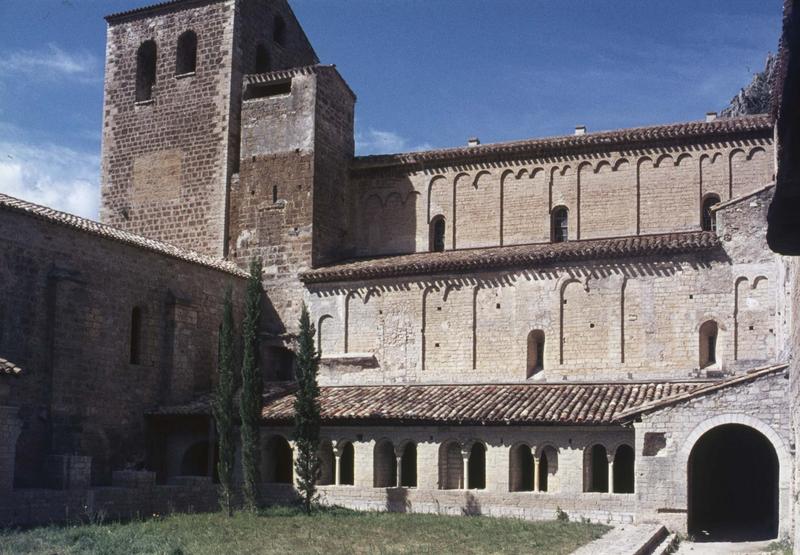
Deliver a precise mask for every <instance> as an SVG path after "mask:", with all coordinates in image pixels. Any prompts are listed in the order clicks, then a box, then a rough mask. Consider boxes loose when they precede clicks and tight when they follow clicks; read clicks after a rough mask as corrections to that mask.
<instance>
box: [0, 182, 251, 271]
mask: <svg viewBox="0 0 800 555" xmlns="http://www.w3.org/2000/svg"><path fill="white" fill-rule="evenodd" d="M0 210H9V211H12V212H17V213H20V214H24V215H26V216H31V217H33V218H37V219H39V220H44V221H46V222H50V223H53V224H56V225H61V226H64V227H69V228H72V229H76V230H78V231H82V232H84V233H89V234H90V235H96V236H98V237H103V238H105V239H109V240H111V241H116V242H118V243H124V244H126V245H130V246H133V247H138V248H141V249H145V250H148V251H152V252H155V253H158V254H163V255H165V256H169V257H171V258H176V259H178V260H183V261H184V262H191V263H193V264H199V265H201V266H206V267H208V268H213V269H215V270H220V271H223V272H227V273H229V274H233V275H235V276H238V277H247V273H246V272H245V271H243V270H241V269H240V268H239V267H237V266H236V265H235V264H233V263H232V262H228V261H226V260H222V259H218V258H214V257H211V256H205V255H202V254H199V253H196V252H194V251H188V250H184V249H180V248H178V247H176V246H173V245H170V244H168V243H162V242H161V241H156V240H154V239H148V238H147V237H142V236H141V235H135V234H133V233H129V232H127V231H122V230H121V229H117V228H115V227H111V226H109V225H105V224H101V223H99V222H95V221H94V220H87V219H86V218H81V217H79V216H74V215H72V214H67V213H66V212H59V211H58V210H53V209H52V208H48V207H46V206H40V205H38V204H33V203H30V202H26V201H24V200H20V199H18V198H14V197H10V196H8V195H4V194H2V193H0Z"/></svg>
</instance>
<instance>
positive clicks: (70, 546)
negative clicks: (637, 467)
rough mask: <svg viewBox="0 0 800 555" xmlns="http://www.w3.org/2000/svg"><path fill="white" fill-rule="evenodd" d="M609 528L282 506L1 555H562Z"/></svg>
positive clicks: (76, 531) (108, 530)
mask: <svg viewBox="0 0 800 555" xmlns="http://www.w3.org/2000/svg"><path fill="white" fill-rule="evenodd" d="M607 530H608V527H607V526H601V525H594V524H588V525H587V524H579V523H563V522H530V521H525V520H518V519H512V518H490V517H475V518H464V517H461V516H439V515H424V514H400V513H378V512H374V513H359V512H355V511H347V510H345V509H337V508H331V509H328V508H320V509H319V510H316V511H314V513H313V514H312V516H310V517H306V516H305V514H304V511H302V509H288V508H282V507H276V508H271V509H267V510H264V511H258V512H254V513H253V512H238V513H236V514H235V515H234V516H233V518H228V517H227V516H224V515H223V514H222V513H210V514H174V515H169V516H164V517H161V518H155V519H149V520H135V521H132V522H127V523H124V524H120V523H113V522H112V523H104V524H102V525H81V526H67V527H60V526H46V527H42V528H34V529H30V530H25V531H12V530H5V531H3V530H0V555H5V554H6V553H8V554H12V553H13V554H14V555H17V554H20V553H35V554H42V555H50V554H52V553H59V554H61V555H77V554H81V555H85V554H89V555H91V554H98V555H99V554H103V555H117V554H119V555H130V554H133V553H164V554H177V553H186V554H189V553H191V554H192V555H212V554H213V555H216V554H218V553H281V554H283V553H326V554H330V555H340V554H341V555H361V554H367V553H387V554H389V553H394V554H399V553H437V554H439V553H441V554H448V553H457V554H459V555H467V554H478V553H497V554H506V553H508V554H511V553H529V554H533V555H537V554H547V555H560V554H564V555H566V554H567V553H572V552H573V551H574V550H575V549H577V548H578V547H580V546H582V545H584V544H586V543H588V542H590V541H592V540H594V539H596V538H598V537H600V536H601V535H603V533H604V532H606V531H607Z"/></svg>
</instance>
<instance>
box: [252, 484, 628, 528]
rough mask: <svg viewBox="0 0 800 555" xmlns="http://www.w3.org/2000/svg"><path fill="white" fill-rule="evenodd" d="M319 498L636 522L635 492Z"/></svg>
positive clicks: (362, 505) (386, 492)
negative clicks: (564, 513)
mask: <svg viewBox="0 0 800 555" xmlns="http://www.w3.org/2000/svg"><path fill="white" fill-rule="evenodd" d="M292 491H293V490H292V488H291V487H290V486H281V485H269V486H267V487H266V488H265V491H264V499H265V501H267V502H269V503H276V504H278V503H285V502H286V501H287V500H289V499H291V494H292ZM319 499H320V502H321V503H322V504H323V505H338V506H341V507H346V508H348V509H354V510H360V511H392V512H401V513H405V512H408V513H433V514H446V515H476V516H477V515H486V516H493V517H511V518H523V519H526V520H554V519H555V518H556V511H557V510H558V509H561V510H562V511H564V512H566V513H567V514H568V515H569V517H570V520H573V521H576V520H581V519H587V520H590V521H592V522H598V523H612V524H625V523H632V522H634V521H635V520H636V496H635V495H634V494H627V495H626V494H607V493H582V494H578V495H574V494H563V493H533V492H513V493H503V494H498V493H493V492H487V491H480V490H427V489H423V490H420V489H416V488H360V487H357V486H320V487H319Z"/></svg>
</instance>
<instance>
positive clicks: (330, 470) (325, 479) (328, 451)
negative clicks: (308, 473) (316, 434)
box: [318, 439, 336, 486]
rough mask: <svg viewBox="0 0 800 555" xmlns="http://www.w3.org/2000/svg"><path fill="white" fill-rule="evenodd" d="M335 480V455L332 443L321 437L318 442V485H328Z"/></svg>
mask: <svg viewBox="0 0 800 555" xmlns="http://www.w3.org/2000/svg"><path fill="white" fill-rule="evenodd" d="M335 480H336V457H334V456H333V444H331V442H330V441H328V440H326V439H323V440H322V441H320V443H319V482H318V483H319V485H321V486H329V485H331V484H333V483H334V481H335Z"/></svg>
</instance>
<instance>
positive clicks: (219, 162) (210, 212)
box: [101, 0, 316, 257]
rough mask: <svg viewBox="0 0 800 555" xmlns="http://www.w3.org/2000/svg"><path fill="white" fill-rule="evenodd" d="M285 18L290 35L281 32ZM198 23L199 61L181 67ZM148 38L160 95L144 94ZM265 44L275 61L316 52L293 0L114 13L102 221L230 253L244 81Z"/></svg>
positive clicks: (283, 63) (298, 61)
mask: <svg viewBox="0 0 800 555" xmlns="http://www.w3.org/2000/svg"><path fill="white" fill-rule="evenodd" d="M278 21H282V22H283V23H282V27H283V32H282V33H281V37H277V36H275V27H276V25H278ZM190 30H191V31H193V32H194V33H195V34H196V35H197V68H196V70H195V71H194V72H190V73H183V74H180V75H178V74H177V70H176V47H177V42H178V37H179V36H180V35H181V34H182V33H184V32H185V31H190ZM278 38H280V41H279V40H278ZM149 40H152V41H155V44H156V48H157V64H156V78H155V84H154V87H153V91H152V97H151V98H150V99H148V100H145V101H138V102H137V100H136V71H137V50H138V49H139V47H140V45H142V44H143V43H144V42H146V41H149ZM259 46H261V47H263V48H265V49H266V56H267V57H268V58H269V63H268V65H269V66H270V68H271V69H277V68H286V67H294V66H299V65H308V64H312V63H314V62H315V61H316V54H314V50H313V48H312V47H311V45H310V44H309V43H308V39H307V38H306V36H305V34H304V33H303V31H302V29H301V28H300V26H299V24H298V23H297V20H296V19H295V17H294V14H293V13H292V11H291V9H290V8H289V6H288V4H287V3H286V2H285V1H284V0H257V1H256V0H247V1H241V0H225V1H211V0H207V1H204V2H196V3H192V4H189V5H185V4H184V5H181V6H166V7H163V8H160V9H157V10H155V11H152V10H151V11H148V12H146V13H144V14H133V15H129V16H119V17H113V18H111V19H110V21H109V28H108V34H107V49H106V79H105V101H104V104H105V108H104V110H105V111H104V123H103V169H102V193H103V202H102V209H101V219H102V221H103V222H106V223H110V224H113V225H115V226H117V227H120V228H122V229H126V230H129V231H132V232H134V233H138V234H141V235H145V236H148V237H152V238H155V239H159V240H162V241H167V242H170V243H173V244H175V245H178V246H181V247H184V248H189V249H193V250H197V251H199V252H203V253H206V254H210V255H215V256H220V257H221V256H223V255H224V254H225V250H224V249H225V247H226V245H227V238H226V234H227V221H226V218H227V213H226V210H227V201H228V198H227V197H228V188H229V181H230V177H231V174H232V173H234V172H235V171H238V164H239V137H240V114H241V92H242V91H241V82H242V76H243V75H244V74H246V73H253V72H255V70H256V67H255V58H256V49H257V48H258V47H259Z"/></svg>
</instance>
